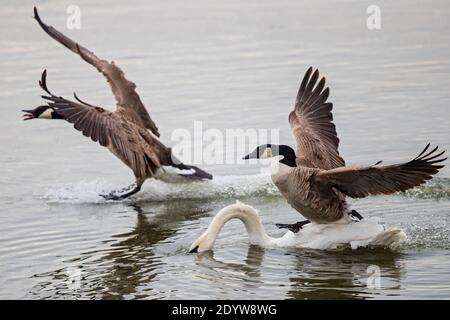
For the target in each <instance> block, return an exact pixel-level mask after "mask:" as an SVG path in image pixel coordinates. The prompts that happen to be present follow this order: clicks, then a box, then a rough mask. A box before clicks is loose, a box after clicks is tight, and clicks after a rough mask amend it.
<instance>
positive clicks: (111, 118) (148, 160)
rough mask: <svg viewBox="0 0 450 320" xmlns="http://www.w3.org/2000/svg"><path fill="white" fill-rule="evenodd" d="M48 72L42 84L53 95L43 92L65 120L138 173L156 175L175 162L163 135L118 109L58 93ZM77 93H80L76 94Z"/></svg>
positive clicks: (43, 74)
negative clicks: (126, 117)
mask: <svg viewBox="0 0 450 320" xmlns="http://www.w3.org/2000/svg"><path fill="white" fill-rule="evenodd" d="M46 77H47V72H46V70H44V72H43V73H42V77H41V80H40V81H39V85H40V86H41V88H42V89H43V90H45V91H46V92H47V93H48V94H49V95H48V96H42V98H44V99H45V100H47V103H48V105H49V106H50V107H51V108H52V109H53V110H55V112H57V113H58V114H60V115H61V116H63V118H64V120H66V121H68V122H70V123H73V125H74V128H75V129H77V130H78V131H81V132H82V133H83V135H84V136H86V137H90V138H91V140H92V141H94V142H98V143H99V144H100V145H101V146H103V147H107V148H109V149H110V150H112V151H113V153H115V154H116V155H117V156H118V157H119V158H120V159H121V160H122V161H123V162H124V163H125V164H126V165H128V166H129V167H130V168H131V169H132V170H133V172H134V174H135V176H136V177H140V178H144V177H148V176H152V175H153V174H154V173H155V170H156V169H157V168H158V167H160V166H161V165H167V164H170V163H171V151H170V149H169V148H167V147H166V146H164V145H163V144H162V143H161V142H160V141H159V139H158V138H157V137H156V136H155V135H153V134H152V133H150V132H149V131H147V130H145V129H144V128H142V127H140V126H138V125H135V124H134V123H131V122H128V121H126V120H124V119H123V118H122V117H120V116H118V115H117V114H116V113H114V112H110V111H107V110H105V109H103V108H101V107H97V106H93V105H90V104H87V103H84V102H82V101H81V100H79V99H78V98H76V99H77V100H78V102H75V101H71V100H68V99H65V98H62V97H58V96H55V95H54V94H52V93H51V92H50V91H49V89H48V88H47V83H46ZM75 97H76V96H75Z"/></svg>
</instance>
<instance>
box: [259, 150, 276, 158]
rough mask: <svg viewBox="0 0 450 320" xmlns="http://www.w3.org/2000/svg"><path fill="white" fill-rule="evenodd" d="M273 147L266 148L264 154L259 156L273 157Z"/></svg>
mask: <svg viewBox="0 0 450 320" xmlns="http://www.w3.org/2000/svg"><path fill="white" fill-rule="evenodd" d="M272 157H273V155H272V149H271V148H266V150H264V152H263V154H262V155H261V156H260V157H259V158H260V159H267V158H272Z"/></svg>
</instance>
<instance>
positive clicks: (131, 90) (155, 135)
mask: <svg viewBox="0 0 450 320" xmlns="http://www.w3.org/2000/svg"><path fill="white" fill-rule="evenodd" d="M34 18H35V19H36V20H37V22H38V23H39V25H40V26H41V27H42V29H43V30H44V31H45V32H46V33H47V34H48V35H49V36H50V37H52V38H53V39H55V40H56V41H58V42H59V43H61V44H62V45H64V46H65V47H67V48H68V49H70V50H71V51H72V52H74V53H76V54H78V55H79V56H80V57H81V58H82V59H83V60H85V61H86V62H88V63H89V64H91V65H92V66H94V67H95V68H97V70H98V71H99V72H101V73H102V74H103V75H104V76H105V78H106V79H107V81H108V83H109V85H110V87H111V90H112V93H113V95H114V97H115V98H116V102H117V108H116V111H114V112H111V111H108V110H106V109H104V108H101V107H98V106H94V105H91V104H89V103H86V102H83V101H82V100H80V99H79V98H78V97H77V96H76V94H75V95H74V96H75V100H76V101H72V100H69V99H65V98H63V97H59V96H56V95H54V94H53V93H51V91H50V90H49V89H48V87H47V71H46V70H44V72H43V73H42V77H41V80H40V81H39V85H40V86H41V88H42V89H43V90H44V91H45V92H46V95H44V96H42V98H43V99H44V100H46V102H47V104H46V105H43V106H39V107H37V108H35V109H33V110H23V111H24V112H25V114H24V119H25V120H30V119H64V120H66V121H68V122H70V123H72V124H73V125H74V128H75V129H77V130H79V131H81V132H82V133H83V135H84V136H86V137H90V138H91V139H92V140H93V141H95V142H99V144H100V145H101V146H103V147H107V148H108V149H109V150H110V151H111V152H112V153H113V154H114V155H115V156H117V157H118V158H119V159H120V160H121V161H122V162H124V163H125V164H126V165H127V166H128V167H129V168H130V169H131V170H132V171H133V173H134V176H135V179H136V181H135V183H134V184H132V185H131V186H129V187H126V188H124V189H122V190H119V191H118V192H111V193H109V194H107V195H103V196H104V197H105V198H107V199H112V200H118V199H123V198H126V197H129V196H131V195H133V194H135V193H137V192H138V191H139V190H140V189H141V186H142V184H143V183H144V181H145V180H146V179H148V178H151V177H154V178H158V177H160V178H161V179H163V177H165V175H164V174H163V172H164V171H165V169H164V168H168V167H173V168H175V170H174V174H175V175H176V176H177V177H178V178H179V179H176V180H178V181H179V180H199V179H212V175H211V174H209V173H207V172H205V171H203V170H201V169H200V168H198V167H196V166H192V165H186V164H183V163H182V162H180V161H179V160H178V159H177V158H176V157H175V156H174V155H173V154H172V152H171V149H170V148H168V147H166V146H165V145H164V144H163V143H162V142H161V141H160V140H159V131H158V128H157V127H156V125H155V123H154V122H153V120H152V118H151V117H150V115H149V114H148V112H147V110H146V108H145V106H144V104H143V103H142V101H141V99H140V97H139V95H138V94H137V92H136V90H135V88H136V86H135V84H134V83H133V82H131V81H129V80H128V79H126V78H125V75H124V73H123V71H122V70H121V69H120V68H119V67H118V66H116V65H115V64H114V62H108V61H106V60H103V59H100V58H98V57H97V56H96V55H95V54H94V53H92V52H91V51H89V50H88V49H86V48H84V47H83V46H81V45H79V44H78V43H76V42H74V41H72V40H71V39H69V38H68V37H66V36H65V35H64V34H62V33H61V32H59V31H58V30H56V29H55V28H53V27H52V26H49V25H47V24H45V23H44V22H43V21H42V20H41V18H40V17H39V14H38V11H37V9H36V7H35V8H34ZM169 180H173V179H172V178H170V179H169Z"/></svg>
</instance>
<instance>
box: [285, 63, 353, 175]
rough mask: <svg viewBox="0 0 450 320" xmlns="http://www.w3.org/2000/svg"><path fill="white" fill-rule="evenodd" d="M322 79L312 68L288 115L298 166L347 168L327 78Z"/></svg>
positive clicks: (305, 77)
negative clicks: (340, 153) (341, 151)
mask: <svg viewBox="0 0 450 320" xmlns="http://www.w3.org/2000/svg"><path fill="white" fill-rule="evenodd" d="M318 79H319V71H318V70H315V71H314V72H313V69H312V67H310V68H309V69H308V70H307V71H306V73H305V76H304V77H303V80H302V83H301V85H300V89H299V91H298V94H297V99H296V101H295V107H294V110H293V111H292V112H291V113H290V114H289V124H290V125H291V128H292V132H293V134H294V137H295V140H296V142H297V151H296V154H297V163H298V164H299V165H303V166H307V167H311V168H320V169H326V170H328V169H333V168H338V167H343V166H345V161H344V159H342V157H341V156H340V155H339V151H338V146H339V138H338V137H337V133H336V127H335V125H334V123H333V114H332V112H331V111H332V109H333V104H332V103H331V102H327V99H328V96H329V88H328V87H327V88H325V78H321V79H320V81H318Z"/></svg>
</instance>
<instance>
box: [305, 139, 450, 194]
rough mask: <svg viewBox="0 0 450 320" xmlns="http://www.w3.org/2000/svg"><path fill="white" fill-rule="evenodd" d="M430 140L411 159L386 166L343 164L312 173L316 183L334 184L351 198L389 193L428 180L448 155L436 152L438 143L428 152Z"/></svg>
mask: <svg viewBox="0 0 450 320" xmlns="http://www.w3.org/2000/svg"><path fill="white" fill-rule="evenodd" d="M429 146H430V144H428V145H427V146H426V148H425V149H424V150H423V151H422V152H421V153H420V154H419V155H418V156H417V157H416V158H414V159H413V160H411V161H409V162H406V163H402V164H394V165H389V166H378V163H377V164H375V165H373V166H370V167H359V168H358V167H344V168H336V169H332V170H326V171H322V172H320V173H318V174H316V175H315V176H313V177H312V179H313V182H314V183H317V184H318V185H323V186H330V187H334V188H336V189H337V190H339V191H341V192H343V193H344V194H346V195H348V196H350V197H352V198H363V197H366V196H368V195H378V194H391V193H394V192H397V191H405V190H407V189H410V188H413V187H416V186H419V185H421V184H423V183H424V182H425V181H427V180H430V179H431V178H432V175H434V174H436V173H437V172H438V171H439V169H441V168H443V167H444V165H442V164H441V162H443V161H445V160H446V159H447V158H442V157H441V156H442V155H443V154H444V152H445V151H442V152H439V153H436V151H437V149H438V147H436V148H434V149H433V150H431V151H429V152H428V153H427V150H428V148H429Z"/></svg>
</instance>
